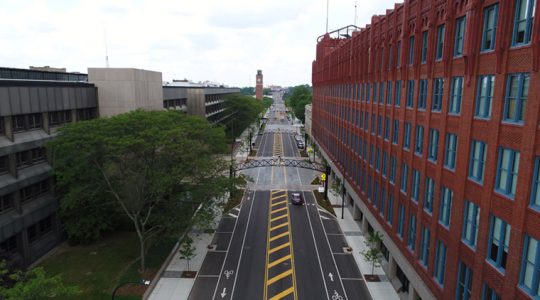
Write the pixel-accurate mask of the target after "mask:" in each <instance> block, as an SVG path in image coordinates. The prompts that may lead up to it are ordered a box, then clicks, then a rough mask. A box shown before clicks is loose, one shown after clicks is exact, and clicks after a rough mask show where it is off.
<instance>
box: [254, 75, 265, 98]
mask: <svg viewBox="0 0 540 300" xmlns="http://www.w3.org/2000/svg"><path fill="white" fill-rule="evenodd" d="M256 79H257V85H256V86H255V98H257V99H259V100H262V98H263V97H264V89H263V74H262V71H261V70H257V76H256Z"/></svg>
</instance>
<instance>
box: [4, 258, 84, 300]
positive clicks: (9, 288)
mask: <svg viewBox="0 0 540 300" xmlns="http://www.w3.org/2000/svg"><path fill="white" fill-rule="evenodd" d="M79 293H80V290H79V288H78V287H76V286H66V285H64V283H63V281H62V278H61V277H60V275H56V276H53V277H47V274H46V273H45V270H43V268H41V267H39V268H34V269H31V270H29V271H26V272H24V271H21V270H13V269H10V268H8V267H7V264H6V261H5V260H2V261H0V296H1V298H2V299H6V300H12V299H13V300H18V299H25V300H34V299H35V300H41V299H45V298H50V297H61V296H73V295H77V294H79Z"/></svg>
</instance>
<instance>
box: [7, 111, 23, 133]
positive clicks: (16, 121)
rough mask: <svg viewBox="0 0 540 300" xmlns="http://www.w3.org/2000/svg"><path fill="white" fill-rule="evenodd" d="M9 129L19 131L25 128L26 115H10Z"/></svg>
mask: <svg viewBox="0 0 540 300" xmlns="http://www.w3.org/2000/svg"><path fill="white" fill-rule="evenodd" d="M11 129H12V130H13V132H19V131H24V130H26V116H25V115H19V116H12V117H11Z"/></svg>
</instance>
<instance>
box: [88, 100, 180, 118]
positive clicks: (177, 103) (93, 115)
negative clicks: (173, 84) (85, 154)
mask: <svg viewBox="0 0 540 300" xmlns="http://www.w3.org/2000/svg"><path fill="white" fill-rule="evenodd" d="M165 101H167V100H165ZM165 101H164V103H165ZM168 101H170V102H169V103H168V104H167V107H165V108H169V107H176V106H181V104H180V101H181V99H175V100H168ZM95 118H96V109H95V108H83V109H78V110H77V121H83V120H90V119H95Z"/></svg>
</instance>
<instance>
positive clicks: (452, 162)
mask: <svg viewBox="0 0 540 300" xmlns="http://www.w3.org/2000/svg"><path fill="white" fill-rule="evenodd" d="M456 152H457V135H455V134H453V133H447V134H446V149H445V151H444V166H445V167H446V168H448V169H450V170H454V168H455V167H456Z"/></svg>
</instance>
